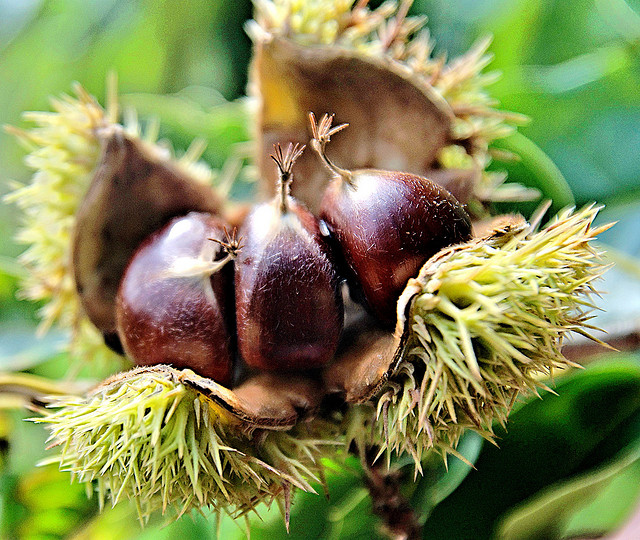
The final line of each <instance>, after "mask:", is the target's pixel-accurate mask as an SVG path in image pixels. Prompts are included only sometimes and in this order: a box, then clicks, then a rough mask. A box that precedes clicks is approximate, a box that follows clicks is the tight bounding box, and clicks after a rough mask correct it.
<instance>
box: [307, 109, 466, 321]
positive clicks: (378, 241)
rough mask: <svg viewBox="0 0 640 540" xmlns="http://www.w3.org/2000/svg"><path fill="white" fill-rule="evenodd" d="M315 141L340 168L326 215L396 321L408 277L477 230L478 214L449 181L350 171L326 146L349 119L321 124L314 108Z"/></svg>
mask: <svg viewBox="0 0 640 540" xmlns="http://www.w3.org/2000/svg"><path fill="white" fill-rule="evenodd" d="M310 120H311V126H312V131H313V140H312V146H313V148H314V149H315V150H316V151H317V152H318V154H319V155H320V157H321V158H322V159H323V161H324V162H325V164H326V165H327V167H328V168H329V169H330V170H331V171H332V172H333V174H334V178H333V179H332V180H331V182H330V184H329V186H328V187H327V189H326V191H325V194H324V197H323V199H322V203H321V209H320V217H321V218H322V219H323V220H324V221H325V222H326V224H327V226H328V228H329V230H330V232H331V233H332V235H333V236H334V237H335V239H336V241H337V243H338V245H339V246H340V249H341V252H342V257H343V259H344V262H345V263H346V265H347V266H348V269H349V273H350V274H352V275H351V276H350V277H351V281H353V282H355V283H352V285H355V288H356V289H357V290H358V292H359V293H361V296H363V297H364V299H363V300H364V303H365V304H366V306H367V307H368V308H369V310H370V311H371V312H372V314H373V315H374V316H375V317H376V318H377V319H379V320H380V321H381V322H383V323H384V324H387V325H393V324H395V322H396V318H397V317H396V306H397V302H398V297H399V296H400V294H401V293H402V291H403V289H404V288H405V286H406V284H407V281H408V280H409V279H410V278H412V277H414V276H416V275H417V273H418V271H419V270H420V268H421V267H422V265H423V264H424V263H425V262H426V261H427V259H429V258H430V257H431V256H433V255H435V254H436V253H437V252H438V251H440V250H441V249H442V248H444V247H446V246H449V245H452V244H457V243H459V242H464V241H467V240H469V239H470V238H471V220H470V218H469V216H468V215H467V213H466V212H465V210H464V208H463V207H462V206H461V205H460V203H458V201H457V200H456V199H455V198H454V197H453V195H451V194H450V193H449V192H448V191H447V190H446V189H444V188H443V187H441V186H439V185H438V184H436V183H435V182H432V181H430V180H428V179H426V178H423V177H421V176H417V175H415V174H408V173H402V172H392V171H383V170H377V169H363V170H355V171H348V170H346V169H342V168H340V167H338V166H337V165H335V164H334V163H333V162H331V161H330V160H329V158H327V156H326V154H325V145H326V143H327V142H328V141H329V140H330V137H331V135H333V134H335V133H337V132H338V131H340V130H341V129H343V128H344V127H346V125H347V124H342V125H340V126H337V127H334V128H332V127H331V122H332V120H333V117H330V116H328V115H325V116H324V117H323V118H322V120H321V121H320V123H319V124H316V120H315V117H314V116H313V114H310Z"/></svg>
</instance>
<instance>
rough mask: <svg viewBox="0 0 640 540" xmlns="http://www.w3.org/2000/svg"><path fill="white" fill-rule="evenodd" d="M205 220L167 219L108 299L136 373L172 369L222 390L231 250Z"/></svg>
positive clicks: (226, 375)
mask: <svg viewBox="0 0 640 540" xmlns="http://www.w3.org/2000/svg"><path fill="white" fill-rule="evenodd" d="M225 235H226V227H225V224H224V223H223V222H222V221H221V220H220V219H218V218H216V217H214V216H211V215H210V214H206V213H197V212H191V213H190V214H187V215H186V216H184V217H180V218H175V219H173V220H172V221H170V222H169V223H168V224H167V225H166V226H165V227H164V228H162V229H160V230H159V231H157V232H156V233H154V234H152V235H151V236H150V237H149V238H147V240H145V241H144V242H143V244H142V245H141V246H140V248H139V249H138V251H137V252H136V254H135V255H134V257H133V258H132V260H131V262H130V263H129V265H128V266H127V269H126V271H125V274H124V277H123V279H122V282H121V284H120V288H119V290H118V295H117V298H116V321H117V328H118V334H119V335H120V339H121V341H122V344H123V345H124V349H125V351H126V353H127V355H128V356H130V357H131V358H132V359H133V360H134V362H135V363H136V364H138V365H141V366H150V365H156V364H172V365H173V366H174V367H176V368H179V369H181V368H190V369H192V370H193V371H195V372H196V373H198V374H199V375H202V376H204V377H210V378H211V379H213V380H215V381H216V382H218V383H220V384H224V385H229V384H230V382H231V376H232V372H233V356H234V349H235V344H234V339H233V268H232V265H227V264H226V263H228V262H229V261H230V260H231V259H232V258H234V257H235V256H236V252H237V250H238V243H237V241H236V240H235V238H231V239H229V238H227V239H226V240H227V241H226V242H225V241H223V239H224V238H225Z"/></svg>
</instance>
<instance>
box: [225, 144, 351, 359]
mask: <svg viewBox="0 0 640 540" xmlns="http://www.w3.org/2000/svg"><path fill="white" fill-rule="evenodd" d="M292 152H293V153H292ZM294 154H295V149H292V148H291V147H290V148H289V151H288V154H287V156H281V157H282V158H283V159H287V160H288V162H287V163H283V162H278V161H277V160H276V162H277V163H278V166H279V167H280V169H281V182H280V184H281V185H280V190H281V193H280V194H279V195H278V196H276V198H275V199H274V200H273V201H271V202H269V203H265V204H262V205H259V206H257V207H256V208H255V209H254V210H253V211H252V212H251V213H250V214H249V215H248V216H247V218H246V220H245V222H244V224H243V226H242V228H241V229H240V234H241V237H242V239H243V244H244V246H243V248H242V250H241V251H240V254H239V256H238V259H237V261H236V275H235V285H236V325H237V335H238V346H239V349H240V353H241V355H242V357H243V359H244V360H245V361H246V363H247V364H248V365H250V366H252V367H255V368H260V369H266V370H306V369H313V368H317V367H321V366H324V365H326V364H327V363H329V362H330V361H331V359H332V358H333V355H334V353H335V351H336V349H337V347H338V340H339V338H340V334H341V332H342V326H343V319H344V315H343V304H342V297H341V295H340V291H339V283H340V279H339V277H338V275H337V273H336V270H335V268H334V265H333V263H332V261H331V259H330V256H329V252H328V248H327V245H326V244H325V242H324V239H323V237H322V234H321V232H320V227H319V224H318V220H317V219H316V218H315V217H314V216H313V214H311V212H309V210H307V209H306V208H305V207H304V206H303V205H301V204H300V203H298V202H297V201H296V200H295V199H293V198H292V197H290V196H289V195H288V186H289V182H290V181H291V177H290V173H291V165H292V163H293V161H294V160H295V155H294ZM274 159H276V158H275V157H274ZM283 169H284V170H283Z"/></svg>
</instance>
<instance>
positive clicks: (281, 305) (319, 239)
mask: <svg viewBox="0 0 640 540" xmlns="http://www.w3.org/2000/svg"><path fill="white" fill-rule="evenodd" d="M310 120H311V127H312V132H313V139H312V141H311V146H312V148H313V149H314V150H315V151H316V152H317V153H318V155H319V156H320V158H321V159H322V160H323V162H324V163H325V165H326V166H327V168H328V169H329V170H330V171H331V173H332V175H333V178H332V179H331V181H330V183H329V184H328V186H327V187H326V190H325V192H324V196H323V198H322V203H321V206H320V212H319V215H318V216H315V215H313V214H312V213H311V212H310V211H309V210H308V209H307V208H306V207H305V206H304V205H303V204H302V203H300V202H299V201H297V200H296V199H295V198H293V197H292V196H291V195H290V186H291V183H292V181H293V175H292V168H293V164H294V162H295V160H296V159H297V158H298V157H299V156H300V155H301V153H302V151H303V150H304V147H299V146H298V145H295V146H294V145H292V144H289V145H288V147H287V148H286V150H284V151H283V149H282V148H281V147H280V146H279V145H277V146H276V147H275V152H274V155H272V156H271V157H272V158H273V160H274V161H275V163H276V165H277V167H278V170H279V185H278V189H277V193H276V196H275V198H274V199H273V200H272V201H270V202H266V203H262V204H259V205H256V206H254V207H253V208H252V209H251V210H250V212H249V213H248V214H247V216H246V217H245V219H244V220H243V222H242V224H241V225H240V228H239V231H237V232H236V230H235V229H233V232H230V231H231V226H230V225H229V224H227V223H225V222H224V221H223V220H222V219H221V218H220V217H218V216H216V215H212V214H209V213H205V212H191V213H189V214H187V215H186V216H182V217H177V218H174V219H172V220H171V221H170V222H169V223H167V224H166V225H165V226H164V227H163V228H162V229H160V230H159V231H157V232H155V233H154V234H152V235H151V236H150V237H149V238H147V239H146V240H145V241H144V242H143V243H142V245H141V246H140V247H139V248H138V249H137V251H136V253H135V255H134V256H133V258H132V260H131V261H130V262H129V264H128V266H127V268H126V271H125V273H124V277H123V279H122V281H121V283H120V287H119V290H118V294H117V304H116V306H117V307H116V319H117V331H118V335H119V337H120V340H121V342H122V344H123V347H124V350H125V351H126V353H127V354H128V355H129V356H130V357H131V358H132V359H133V360H134V361H135V362H136V363H137V364H139V365H154V364H161V363H163V364H172V365H174V366H175V367H177V368H190V369H192V370H194V371H196V372H197V373H199V374H200V375H203V376H206V377H210V378H212V379H214V380H215V381H217V382H218V383H220V384H223V385H226V386H230V385H232V384H233V382H234V379H235V377H236V374H237V373H238V372H239V371H242V370H241V369H239V368H238V366H236V364H237V363H238V362H236V358H237V357H239V358H241V359H242V361H241V362H240V364H242V365H243V366H244V365H246V366H248V368H249V369H257V370H266V371H280V372H283V371H299V370H310V369H314V368H320V367H322V366H325V365H326V364H328V363H329V362H330V361H331V360H332V358H333V357H334V355H335V353H336V350H337V348H338V344H339V340H340V336H341V333H342V330H343V324H344V307H343V297H342V284H343V282H344V281H346V282H347V284H348V286H349V290H350V292H351V296H352V297H353V299H355V300H356V301H357V302H358V303H360V304H362V305H363V306H364V307H365V309H366V310H367V311H368V312H369V313H370V314H371V315H372V316H373V317H374V318H375V320H376V321H377V323H378V324H379V325H381V326H383V327H390V326H393V325H394V324H395V321H396V304H397V299H398V297H399V296H400V294H401V292H402V290H403V289H404V287H405V285H406V283H407V281H408V279H409V278H411V277H412V276H415V275H416V274H417V272H418V271H419V269H420V267H421V266H422V265H423V264H424V263H425V261H426V260H427V259H429V258H430V257H431V256H432V255H434V254H435V253H437V252H438V251H439V250H440V249H442V248H444V247H446V246H449V245H452V244H455V243H459V242H464V241H467V240H468V239H469V238H470V237H471V220H470V218H469V216H468V215H467V213H466V212H465V210H464V209H463V207H462V206H461V205H460V203H458V201H457V200H456V199H455V198H454V197H453V196H452V195H451V194H450V193H449V192H448V191H447V190H445V189H444V188H443V187H441V186H439V185H438V184H436V183H434V182H432V181H430V180H428V179H426V178H423V177H420V176H417V175H414V174H406V173H401V172H389V171H383V170H374V169H363V170H355V171H349V170H345V169H342V168H340V167H339V166H337V165H336V164H334V163H333V162H332V161H331V160H330V159H329V158H328V157H327V155H326V153H325V146H326V144H327V142H329V140H330V138H331V136H332V135H334V134H335V133H337V132H338V131H340V130H341V129H343V128H344V127H346V124H342V125H339V126H336V127H332V117H331V116H328V115H325V116H324V117H323V118H322V119H321V121H320V122H319V123H316V120H315V117H314V116H313V114H310ZM301 181H304V178H303V179H301Z"/></svg>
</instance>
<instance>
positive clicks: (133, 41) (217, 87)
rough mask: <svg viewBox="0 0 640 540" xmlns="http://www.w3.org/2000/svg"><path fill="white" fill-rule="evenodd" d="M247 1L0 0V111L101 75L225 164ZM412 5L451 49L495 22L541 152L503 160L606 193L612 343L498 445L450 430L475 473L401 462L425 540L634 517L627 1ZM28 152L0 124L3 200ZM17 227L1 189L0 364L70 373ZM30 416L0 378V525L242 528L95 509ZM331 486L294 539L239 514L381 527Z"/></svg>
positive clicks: (349, 476) (635, 193)
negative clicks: (55, 464) (413, 472)
mask: <svg viewBox="0 0 640 540" xmlns="http://www.w3.org/2000/svg"><path fill="white" fill-rule="evenodd" d="M379 3H380V2H372V5H374V6H375V5H378V4H379ZM251 11H252V6H251V3H250V2H249V1H248V0H242V1H234V2H226V1H222V0H182V1H181V2H175V1H171V0H0V124H10V125H17V126H24V123H23V121H22V120H21V116H20V115H21V113H22V112H23V111H27V110H48V109H49V103H48V99H49V96H56V95H59V94H61V93H64V92H69V91H70V89H71V83H72V81H79V82H81V83H82V84H83V85H84V86H85V87H86V88H87V89H88V90H89V92H91V93H92V94H94V95H96V96H97V97H98V98H99V100H100V101H101V102H102V103H104V94H105V80H106V78H107V74H108V73H109V72H110V71H111V70H113V71H115V72H117V74H118V79H119V90H120V93H121V95H122V98H121V100H122V103H123V104H124V105H134V106H135V107H136V109H137V110H138V113H139V115H140V117H141V118H142V119H143V120H144V119H149V118H159V120H160V122H161V126H162V127H161V135H162V136H164V137H167V138H169V139H170V140H171V141H172V143H173V144H174V146H175V147H176V148H177V149H178V150H180V149H185V148H186V147H187V146H188V145H189V142H190V141H191V140H192V139H194V138H195V137H201V138H203V139H205V140H206V141H208V142H209V146H208V149H207V150H206V152H205V154H204V158H205V159H206V160H207V161H208V162H209V163H210V164H211V165H212V166H214V167H216V168H219V167H221V166H222V164H223V162H224V158H225V155H227V154H228V153H229V151H230V149H232V148H233V147H234V145H235V144H236V143H241V142H242V141H245V140H246V139H247V138H248V131H247V127H246V119H245V118H244V117H243V115H242V113H241V112H239V111H240V109H239V108H238V107H235V108H234V106H233V104H229V103H227V102H228V101H232V100H235V99H237V98H239V97H240V96H242V95H243V94H244V92H245V88H246V85H247V66H248V62H249V58H250V53H251V45H250V41H249V39H248V38H247V36H246V35H245V33H244V29H243V25H244V23H245V21H246V20H247V19H249V18H250V17H251ZM412 13H424V14H427V15H428V17H429V23H428V26H429V28H430V30H431V32H432V35H433V37H434V38H435V40H436V41H437V44H438V45H437V48H436V52H437V53H440V52H444V51H447V52H448V54H449V56H450V57H452V56H456V55H457V54H460V53H462V52H464V51H465V50H466V49H467V48H468V47H469V46H471V45H472V44H473V43H474V42H475V41H476V40H478V39H479V38H480V37H483V36H485V35H487V34H491V35H493V38H494V39H493V43H492V45H491V48H490V52H491V53H492V54H494V55H495V59H494V61H493V62H492V64H491V65H490V67H489V70H499V71H501V72H502V77H501V79H500V80H499V81H498V82H496V83H495V85H494V86H493V87H492V92H493V95H494V96H495V97H496V98H497V99H498V100H500V102H501V103H502V107H503V108H505V109H507V110H512V111H517V112H521V113H524V114H526V115H527V116H529V117H530V119H531V121H530V123H529V124H527V125H526V126H523V127H522V128H521V129H520V133H522V134H524V135H525V136H526V137H527V138H528V140H525V141H526V142H524V143H523V140H522V139H516V140H515V142H513V144H517V145H519V146H518V148H519V149H520V150H521V151H522V153H523V154H524V157H525V158H526V161H527V162H528V163H529V164H534V165H530V167H529V168H527V167H525V166H523V165H522V164H520V165H518V164H511V165H509V166H508V167H507V166H506V165H500V164H497V165H496V167H497V168H504V167H507V168H508V169H509V172H510V174H511V176H512V178H513V179H515V180H521V181H526V180H527V176H528V175H531V167H532V166H533V167H537V168H539V169H543V170H544V174H541V175H542V176H544V175H545V174H546V175H547V176H554V175H555V176H557V177H562V176H563V177H564V178H565V179H566V181H567V182H568V184H569V186H570V187H571V190H572V191H573V194H574V197H575V201H576V204H577V205H583V204H585V203H588V202H590V201H597V202H598V203H602V204H604V205H605V209H604V210H603V211H602V212H601V216H600V221H601V222H605V221H618V222H619V223H618V224H617V225H616V226H615V227H614V228H613V229H611V230H610V231H609V232H608V233H606V234H605V235H603V237H602V239H601V241H602V245H605V246H606V248H607V250H608V252H609V255H608V258H609V259H610V260H611V262H615V263H616V269H614V270H612V271H610V272H609V274H608V275H607V277H606V279H605V280H604V282H603V283H602V284H601V287H600V288H602V289H603V290H605V291H608V294H606V295H604V297H603V299H602V301H601V304H602V305H603V307H604V308H605V309H606V313H605V314H601V315H599V316H598V318H597V319H596V322H597V324H599V325H601V326H603V327H604V328H606V329H607V330H609V331H610V333H611V335H612V336H613V337H614V338H615V339H616V343H618V344H619V346H620V348H621V349H622V352H620V353H613V352H605V351H604V350H603V351H595V352H594V351H593V350H591V349H585V348H579V347H577V348H576V349H575V351H576V352H575V353H574V354H577V355H578V356H580V359H581V360H583V361H584V362H585V363H586V365H587V368H586V369H585V370H584V371H581V372H575V373H571V374H566V375H563V376H560V377H559V378H558V380H557V382H556V389H557V391H558V394H559V395H558V396H554V395H552V394H544V395H543V399H542V400H538V399H537V398H536V399H530V400H527V401H524V402H523V403H521V404H519V405H518V406H517V410H516V412H515V413H514V414H513V417H512V421H511V422H510V424H509V426H508V430H506V431H505V430H502V429H499V430H498V434H499V437H500V439H499V446H500V448H499V449H498V448H496V447H493V446H492V445H489V444H484V445H483V444H482V442H481V441H480V440H478V439H477V438H474V437H473V436H469V437H467V438H466V439H465V440H464V441H463V444H462V446H461V452H462V453H463V454H464V455H465V456H466V457H467V458H468V459H469V460H471V461H473V462H475V464H476V470H470V468H469V467H467V466H465V465H464V464H463V463H462V462H461V461H458V460H456V459H452V460H450V462H449V471H448V472H446V471H445V470H444V467H443V466H442V464H441V462H440V461H438V460H433V461H430V462H428V463H426V464H425V476H424V477H423V478H422V479H419V480H418V481H417V482H415V483H414V482H413V480H412V477H411V476H409V479H408V480H407V482H406V494H407V497H408V498H409V500H410V501H411V503H412V504H413V505H414V507H415V508H417V509H418V510H419V511H421V512H422V513H423V514H424V515H425V516H428V519H427V521H426V524H425V537H428V538H432V539H433V538H442V539H451V538H456V539H463V538H476V539H478V538H490V537H502V538H508V539H511V538H523V539H524V538H541V539H542V538H581V537H600V536H603V535H606V534H611V533H612V531H615V530H616V529H618V528H619V527H621V526H623V524H624V523H625V522H626V521H627V520H628V519H629V518H630V516H632V515H633V514H634V512H638V508H637V501H638V500H639V497H640V354H639V353H638V352H637V351H638V330H639V329H640V285H639V283H640V260H639V259H638V257H639V256H640V234H639V233H638V231H640V0H626V1H625V0H417V1H416V2H415V4H414V6H413V8H412ZM23 157H24V150H23V149H22V148H21V147H20V146H19V144H18V143H17V142H16V141H15V140H14V139H13V138H12V137H11V136H9V135H8V134H6V133H2V134H0V195H2V194H4V193H6V192H7V191H9V189H10V188H9V181H11V180H15V181H18V182H26V181H27V180H28V177H29V171H28V169H27V168H26V167H25V166H24V165H23V163H22V160H23ZM554 164H555V165H554ZM18 222H19V216H18V213H17V211H16V210H15V209H14V208H13V207H11V206H9V205H7V204H0V230H1V234H0V371H5V372H6V371H25V372H28V373H33V374H37V375H43V376H50V377H64V376H66V373H67V371H66V369H67V368H66V358H65V357H64V355H63V354H61V353H60V352H59V346H60V343H61V342H62V340H63V339H64V336H63V335H60V334H59V333H56V332H55V331H54V332H52V333H50V334H48V335H47V336H45V337H44V338H41V339H38V340H36V339H35V338H34V336H35V328H36V325H37V317H36V315H35V311H36V309H37V307H38V306H34V305H32V304H30V303H27V302H24V301H19V299H18V298H17V296H16V293H17V289H18V285H17V282H18V278H19V276H20V275H21V273H22V271H23V270H22V269H21V268H20V267H19V265H18V264H17V263H16V262H15V256H16V255H17V254H19V253H20V251H21V250H22V249H23V248H22V247H21V246H19V245H17V244H16V243H15V242H14V241H13V240H12V237H13V235H14V231H15V229H16V226H17V223H18ZM96 370H97V368H96ZM93 375H94V376H95V377H98V376H99V374H98V373H97V372H96V373H93ZM0 378H1V375H0ZM27 416H29V414H28V413H24V412H22V411H20V410H16V409H15V402H12V401H11V400H8V399H3V395H2V393H0V537H2V538H68V537H72V538H154V539H155V538H175V537H178V535H182V536H183V537H185V538H187V537H188V538H215V537H216V535H217V534H219V537H220V538H234V537H239V538H241V537H243V536H244V529H243V528H242V527H243V525H242V524H234V523H232V522H231V521H230V520H229V519H222V520H220V522H219V523H216V521H215V520H214V519H213V517H211V516H210V515H208V514H207V515H205V516H194V517H186V518H183V519H181V520H180V521H178V522H177V523H175V524H173V525H170V526H168V527H162V525H163V522H162V520H161V519H156V520H155V521H152V522H151V524H150V527H149V528H147V529H145V530H144V531H142V530H141V529H140V527H139V525H138V524H137V523H136V519H135V512H134V511H133V510H132V508H129V507H128V506H126V505H120V506H118V507H116V508H115V509H107V510H106V511H105V512H104V513H103V514H101V515H98V514H97V503H96V501H95V498H94V499H92V500H88V499H87V498H86V496H85V493H84V489H83V488H82V487H79V486H77V485H71V484H70V483H69V478H68V475H66V474H62V473H58V472H57V471H56V470H55V468H51V467H41V468H36V467H35V464H36V462H38V461H39V460H41V459H42V458H43V457H45V455H46V453H45V451H44V447H45V443H44V441H45V437H46V436H45V434H44V430H43V429H42V428H41V427H40V426H36V425H33V424H29V423H26V422H23V421H22V419H23V418H25V417H27ZM398 466H399V467H400V466H402V463H400V464H398ZM329 484H330V493H331V498H330V500H328V501H327V500H326V499H324V498H323V497H322V496H315V497H314V496H305V497H299V498H297V499H296V502H295V503H294V506H293V513H292V533H291V534H290V535H289V536H286V533H285V530H284V526H283V525H282V520H281V517H280V515H279V513H278V511H277V509H275V511H274V510H271V511H268V512H267V511H264V512H261V515H262V516H263V518H264V521H260V520H258V519H257V518H252V519H251V521H252V538H267V537H268V538H270V539H271V540H275V539H276V538H280V537H282V538H285V537H286V538H372V537H376V535H377V534H378V533H377V532H376V531H377V521H376V518H375V517H374V516H373V514H372V512H371V501H370V499H369V497H368V495H367V491H366V489H365V488H364V487H363V484H362V481H361V477H360V474H359V471H358V469H357V466H356V465H355V464H353V465H352V467H351V468H350V470H349V472H348V473H346V474H345V473H341V474H335V475H330V477H329ZM634 537H635V538H640V525H639V528H638V531H637V533H636V536H629V538H634Z"/></svg>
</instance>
